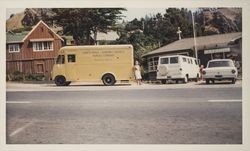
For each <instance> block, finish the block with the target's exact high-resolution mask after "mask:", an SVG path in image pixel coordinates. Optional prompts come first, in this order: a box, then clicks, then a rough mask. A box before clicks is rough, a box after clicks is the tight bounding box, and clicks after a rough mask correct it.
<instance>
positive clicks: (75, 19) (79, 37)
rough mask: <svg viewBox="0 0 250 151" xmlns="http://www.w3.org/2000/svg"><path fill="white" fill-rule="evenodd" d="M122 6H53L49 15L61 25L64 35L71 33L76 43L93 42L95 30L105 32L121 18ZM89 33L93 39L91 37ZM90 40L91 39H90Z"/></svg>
mask: <svg viewBox="0 0 250 151" xmlns="http://www.w3.org/2000/svg"><path fill="white" fill-rule="evenodd" d="M122 10H125V9H123V8H77V9H75V8H55V9H52V11H53V12H54V15H53V16H52V17H51V19H52V20H53V21H55V23H56V24H57V25H59V26H62V27H63V33H64V34H65V35H73V38H74V40H75V41H76V44H93V43H95V41H96V34H97V31H100V32H104V33H106V32H107V31H108V30H109V29H112V27H113V26H114V25H115V23H116V21H117V20H119V19H121V14H122V12H121V11H122ZM91 33H93V34H94V39H93V40H92V39H91ZM91 40H92V41H91Z"/></svg>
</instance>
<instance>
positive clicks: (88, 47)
mask: <svg viewBox="0 0 250 151" xmlns="http://www.w3.org/2000/svg"><path fill="white" fill-rule="evenodd" d="M103 48H107V49H109V48H120V49H121V48H133V46H132V45H129V44H128V45H126V44H124V45H83V46H65V47H62V48H61V50H69V51H72V50H79V49H89V50H92V49H94V50H98V49H103Z"/></svg>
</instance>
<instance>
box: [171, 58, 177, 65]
mask: <svg viewBox="0 0 250 151" xmlns="http://www.w3.org/2000/svg"><path fill="white" fill-rule="evenodd" d="M174 63H178V57H171V58H170V64H174Z"/></svg>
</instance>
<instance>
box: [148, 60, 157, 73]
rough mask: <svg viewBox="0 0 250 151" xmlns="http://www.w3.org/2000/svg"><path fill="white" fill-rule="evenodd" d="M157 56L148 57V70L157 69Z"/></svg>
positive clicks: (153, 70)
mask: <svg viewBox="0 0 250 151" xmlns="http://www.w3.org/2000/svg"><path fill="white" fill-rule="evenodd" d="M158 59H159V57H151V58H148V71H149V72H155V71H156V70H157V65H158Z"/></svg>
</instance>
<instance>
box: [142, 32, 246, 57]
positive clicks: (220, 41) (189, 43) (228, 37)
mask: <svg viewBox="0 0 250 151" xmlns="http://www.w3.org/2000/svg"><path fill="white" fill-rule="evenodd" d="M241 37H242V33H241V32H236V33H227V34H218V35H210V36H201V37H196V48H197V50H204V49H210V48H215V47H223V46H226V45H228V44H229V43H230V41H232V40H235V38H241ZM190 49H191V50H194V38H184V39H181V40H177V41H174V42H172V43H170V44H168V45H165V46H163V47H161V48H158V49H156V50H154V51H151V52H149V53H147V54H145V55H143V56H144V57H145V56H149V55H154V54H161V53H164V52H172V51H178V50H190Z"/></svg>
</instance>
